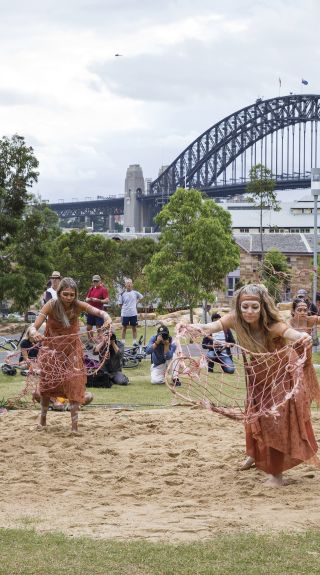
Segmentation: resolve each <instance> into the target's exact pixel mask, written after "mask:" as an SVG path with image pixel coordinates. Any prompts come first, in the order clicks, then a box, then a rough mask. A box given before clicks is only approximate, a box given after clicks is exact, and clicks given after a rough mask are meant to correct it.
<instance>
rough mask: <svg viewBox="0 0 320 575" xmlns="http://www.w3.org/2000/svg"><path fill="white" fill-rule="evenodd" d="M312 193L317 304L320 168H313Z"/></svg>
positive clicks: (314, 299)
mask: <svg viewBox="0 0 320 575" xmlns="http://www.w3.org/2000/svg"><path fill="white" fill-rule="evenodd" d="M311 193H312V195H313V198H314V205H313V222H314V223H313V290H312V301H313V303H314V304H315V303H316V298H317V289H318V196H319V194H320V168H311Z"/></svg>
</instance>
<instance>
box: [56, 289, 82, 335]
mask: <svg viewBox="0 0 320 575" xmlns="http://www.w3.org/2000/svg"><path fill="white" fill-rule="evenodd" d="M64 289H72V290H74V292H75V298H74V300H73V302H72V304H71V306H70V309H71V310H72V314H71V315H75V314H76V308H77V304H78V286H77V284H76V282H75V281H74V280H73V279H72V278H62V280H61V282H60V283H59V287H58V289H57V299H55V300H52V309H53V313H54V315H55V318H56V319H57V320H58V321H59V322H60V323H62V325H63V326H64V327H70V321H69V318H68V317H67V314H66V312H65V309H64V307H63V303H62V301H61V298H60V293H61V292H62V291H63V290H64Z"/></svg>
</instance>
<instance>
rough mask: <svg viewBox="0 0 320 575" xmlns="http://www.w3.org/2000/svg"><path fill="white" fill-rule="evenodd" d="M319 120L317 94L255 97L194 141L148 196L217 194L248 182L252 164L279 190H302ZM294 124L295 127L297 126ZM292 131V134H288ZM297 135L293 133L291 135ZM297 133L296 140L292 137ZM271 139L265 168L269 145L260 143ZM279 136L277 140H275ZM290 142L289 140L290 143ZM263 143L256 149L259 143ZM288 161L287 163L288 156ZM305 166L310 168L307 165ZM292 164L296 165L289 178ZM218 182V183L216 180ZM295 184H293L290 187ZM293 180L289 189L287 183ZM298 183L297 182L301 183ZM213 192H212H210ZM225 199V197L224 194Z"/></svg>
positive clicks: (314, 159)
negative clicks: (184, 191) (191, 191)
mask: <svg viewBox="0 0 320 575" xmlns="http://www.w3.org/2000/svg"><path fill="white" fill-rule="evenodd" d="M319 119H320V96H319V95H304V94H302V95H289V96H284V97H277V98H271V99H269V100H261V99H258V100H257V101H256V102H255V103H254V104H252V105H251V106H247V107H246V108H243V109H242V110H239V111H237V112H235V113H233V114H231V115H230V116H228V117H226V118H224V119H223V120H221V121H220V122H218V123H217V124H215V125H214V126H212V127H211V128H209V129H208V130H207V131H206V132H204V133H203V134H202V135H200V136H199V137H198V138H197V139H196V140H194V142H192V143H191V144H190V145H189V146H188V147H187V148H186V149H185V150H184V151H183V152H182V153H181V154H180V155H179V156H178V157H177V158H176V159H175V160H174V162H172V164H171V165H170V166H168V168H166V170H164V171H163V172H162V174H161V175H160V176H159V177H158V178H157V179H156V180H154V181H153V182H152V184H151V188H150V194H151V195H155V196H156V197H157V198H159V199H160V197H162V198H163V200H164V201H166V200H165V198H167V197H168V196H170V195H171V194H172V193H174V192H175V190H176V189H177V187H188V188H197V189H201V190H205V191H207V192H211V193H209V195H217V196H218V195H221V193H220V194H219V189H220V190H221V186H228V184H231V188H232V184H237V183H238V182H239V181H242V188H243V190H244V189H245V183H244V182H245V181H246V180H247V179H248V171H249V168H250V165H247V164H250V163H251V167H252V165H255V164H257V163H262V164H264V165H266V166H267V167H268V168H270V169H271V172H272V177H273V178H274V179H276V181H277V183H279V187H283V184H284V181H285V182H288V187H300V185H301V187H305V186H306V185H309V182H310V171H308V168H312V167H314V166H316V162H317V154H318V150H317V129H318V121H319ZM307 123H311V131H310V134H309V136H307V139H308V140H309V142H307V146H309V148H308V154H307V163H306V124H307ZM297 125H298V128H296V126H297ZM289 130H290V131H291V133H290V132H289ZM295 132H296V134H295ZM295 135H296V138H295ZM268 136H270V138H269V142H268V146H269V165H268V164H267V151H266V150H267V146H265V148H263V144H262V142H263V141H267V137H268ZM278 136H279V137H278ZM290 138H291V141H290ZM258 142H261V145H260V148H261V149H260V150H257V143H258ZM249 148H251V158H250V160H251V162H249V161H248V160H247V152H246V151H247V150H248V149H249ZM239 156H241V166H240V170H239V168H238V173H239V171H240V172H241V176H240V178H239V177H238V176H237V172H236V170H237V167H236V160H237V159H238V160H239ZM289 156H290V157H291V159H290V158H289ZM307 164H308V165H307ZM290 165H292V168H293V165H295V166H296V167H295V168H293V169H292V174H291V175H290V174H289V171H290ZM230 166H231V169H232V179H231V180H230V181H229V182H228V181H227V179H226V170H227V168H228V167H230ZM221 176H222V179H220V181H219V177H221ZM294 180H295V182H296V183H294ZM290 182H291V185H290ZM300 182H301V184H300ZM215 189H216V194H215V193H214V191H215ZM223 195H225V194H223Z"/></svg>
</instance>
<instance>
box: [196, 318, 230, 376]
mask: <svg viewBox="0 0 320 575" xmlns="http://www.w3.org/2000/svg"><path fill="white" fill-rule="evenodd" d="M218 319H221V315H220V314H219V313H213V314H212V316H211V321H217V320H218ZM226 343H235V339H234V337H233V335H232V331H231V329H226V330H221V331H218V332H217V333H213V334H211V335H207V336H205V337H204V338H203V340H202V347H203V349H207V350H208V352H207V360H208V372H209V373H212V372H213V368H214V364H215V363H217V364H219V365H220V366H221V369H222V371H223V372H224V373H229V374H232V373H234V371H235V367H234V363H233V360H232V353H231V349H230V347H229V346H226V345H225V344H226Z"/></svg>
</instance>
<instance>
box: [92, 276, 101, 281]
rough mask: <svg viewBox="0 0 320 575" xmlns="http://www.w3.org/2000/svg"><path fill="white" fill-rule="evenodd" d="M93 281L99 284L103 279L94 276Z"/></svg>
mask: <svg viewBox="0 0 320 575" xmlns="http://www.w3.org/2000/svg"><path fill="white" fill-rule="evenodd" d="M92 281H93V282H99V281H101V277H100V276H98V275H96V276H92Z"/></svg>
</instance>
